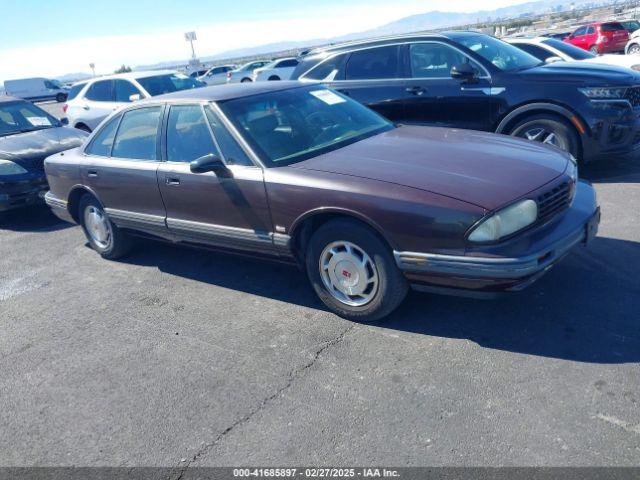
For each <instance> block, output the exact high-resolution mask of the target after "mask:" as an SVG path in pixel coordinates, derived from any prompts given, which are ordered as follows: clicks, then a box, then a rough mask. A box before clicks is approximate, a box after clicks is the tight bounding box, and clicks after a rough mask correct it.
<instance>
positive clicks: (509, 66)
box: [457, 35, 544, 71]
mask: <svg viewBox="0 0 640 480" xmlns="http://www.w3.org/2000/svg"><path fill="white" fill-rule="evenodd" d="M457 40H458V41H459V42H460V43H461V44H462V45H464V46H465V47H467V48H468V49H469V50H471V51H473V52H475V53H477V54H478V55H480V56H481V57H483V58H484V59H485V60H487V61H489V62H491V63H492V64H493V65H494V66H495V67H497V68H499V69H500V70H503V71H512V70H524V69H526V68H532V67H536V66H538V65H541V64H542V63H544V62H541V61H540V60H538V59H537V58H536V57H534V56H533V55H530V54H528V53H527V52H524V51H522V50H520V49H519V48H518V47H515V46H513V45H510V44H508V43H506V42H503V41H501V40H498V39H497V38H493V37H489V36H488V35H469V36H464V37H460V38H458V39H457Z"/></svg>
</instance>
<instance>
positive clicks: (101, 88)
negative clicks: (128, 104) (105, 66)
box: [85, 80, 113, 102]
mask: <svg viewBox="0 0 640 480" xmlns="http://www.w3.org/2000/svg"><path fill="white" fill-rule="evenodd" d="M85 98H86V99H87V100H91V101H94V102H112V101H113V82H112V81H111V80H101V81H99V82H96V83H94V84H92V85H91V86H90V87H89V89H88V90H87V93H86V94H85Z"/></svg>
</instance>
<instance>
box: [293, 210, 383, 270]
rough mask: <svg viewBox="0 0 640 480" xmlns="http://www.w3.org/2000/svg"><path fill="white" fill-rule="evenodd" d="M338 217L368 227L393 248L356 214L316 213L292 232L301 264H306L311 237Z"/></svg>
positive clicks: (295, 251)
mask: <svg viewBox="0 0 640 480" xmlns="http://www.w3.org/2000/svg"><path fill="white" fill-rule="evenodd" d="M337 219H345V220H350V221H353V222H357V223H359V224H361V225H363V226H365V227H367V228H368V229H370V230H371V231H372V232H373V233H374V234H375V235H377V236H378V238H379V239H380V240H382V241H383V242H384V244H385V245H387V246H388V247H389V249H390V250H393V248H392V246H391V245H390V243H389V241H388V240H387V239H386V238H385V237H384V236H383V235H382V234H381V233H380V232H379V230H378V229H377V228H375V227H373V226H372V225H371V224H369V223H368V222H366V221H364V220H362V219H360V218H358V217H356V216H355V215H350V214H348V213H344V212H322V213H317V214H315V215H310V216H309V217H307V218H305V219H304V220H302V221H301V222H300V223H299V224H298V225H296V226H294V230H293V232H292V234H291V248H292V250H293V253H294V255H295V257H296V259H297V260H298V262H300V264H301V265H304V252H306V250H307V245H308V244H309V240H310V239H311V237H312V236H313V234H314V233H315V232H316V231H317V230H318V229H319V228H320V227H321V226H322V225H324V224H325V223H327V222H329V221H331V220H337Z"/></svg>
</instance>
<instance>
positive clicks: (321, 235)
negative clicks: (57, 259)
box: [46, 82, 599, 321]
mask: <svg viewBox="0 0 640 480" xmlns="http://www.w3.org/2000/svg"><path fill="white" fill-rule="evenodd" d="M46 172H47V176H48V179H49V185H50V186H51V191H50V192H49V193H48V194H47V196H46V200H47V202H48V204H49V205H50V206H51V207H53V209H54V211H55V212H56V213H57V214H58V215H59V216H60V217H61V218H63V219H67V220H70V221H74V222H77V223H79V224H80V225H82V227H83V228H84V231H85V233H86V235H87V238H88V240H89V242H90V244H91V246H92V247H93V248H94V249H95V250H96V251H98V252H99V253H100V254H101V255H102V256H103V257H105V258H108V259H113V258H117V257H119V256H121V255H123V254H125V253H126V252H127V251H128V248H129V245H130V239H131V237H132V236H134V235H146V236H153V237H156V238H160V239H164V240H170V241H173V242H183V243H189V244H195V245H200V246H207V247H213V248H217V249H223V250H229V251H234V252H241V253H245V254H250V255H254V256H266V257H270V258H274V259H280V260H285V261H291V262H297V263H298V264H299V265H301V266H303V267H304V268H305V269H306V271H307V273H308V275H309V279H310V280H311V283H312V285H313V287H314V289H315V290H316V292H317V293H318V295H319V296H320V298H321V299H322V301H323V302H324V303H325V304H326V305H327V307H329V308H330V309H331V310H332V311H334V312H336V313H337V314H339V315H342V316H344V317H346V318H350V319H356V320H362V321H371V320H375V319H378V318H381V317H384V316H385V315H387V314H389V313H390V312H391V311H393V310H394V309H395V308H396V307H397V306H398V305H399V304H400V303H401V302H402V300H403V299H404V297H405V295H406V293H407V290H408V288H409V286H412V287H414V288H416V289H419V290H429V291H435V292H441V293H452V292H453V293H472V294H473V293H475V294H485V295H486V294H493V293H496V292H501V291H509V290H520V289H522V288H524V287H525V286H527V285H529V284H530V283H532V282H533V281H534V280H535V279H537V278H538V277H540V276H541V275H542V274H543V273H544V272H545V271H546V270H548V269H549V268H550V267H551V266H552V265H553V264H554V263H556V262H557V261H558V260H560V259H561V258H562V257H563V256H564V255H565V254H567V253H568V252H569V251H570V250H571V249H572V248H573V247H574V246H576V245H578V244H580V243H586V242H587V241H588V240H589V239H590V238H591V237H592V236H593V235H595V233H596V230H597V226H598V222H599V209H598V207H597V204H596V198H595V194H594V190H593V189H592V188H591V186H590V185H589V184H587V183H584V182H579V181H578V180H577V168H576V165H575V161H574V159H573V158H571V157H570V155H568V154H566V153H564V152H562V151H560V150H556V149H554V148H553V147H548V146H543V145H539V144H535V143H530V142H527V141H524V140H517V139H513V138H510V137H507V136H501V135H494V134H486V133H479V132H473V131H459V130H450V129H441V128H428V127H406V126H396V125H393V124H391V123H389V122H388V121H386V120H385V119H383V118H382V117H380V116H378V115H377V114H376V113H374V112H372V111H371V110H369V109H367V108H366V107H364V106H362V105H360V104H359V103H357V102H355V101H352V100H350V99H349V98H348V97H344V96H342V95H340V94H337V93H335V92H333V91H331V90H327V89H325V88H323V87H319V86H308V85H306V86H303V85H300V84H297V83H287V82H265V83H258V84H253V85H237V86H222V87H212V88H204V89H198V90H191V91H185V92H179V93H175V94H170V95H165V96H162V97H155V98H153V99H150V100H148V101H143V102H138V103H136V104H135V105H132V106H131V107H129V108H126V109H125V110H121V111H119V112H116V113H114V114H113V115H112V116H111V117H110V118H109V119H107V120H106V121H105V122H103V124H102V125H101V126H100V127H99V128H98V129H97V130H96V131H95V132H94V133H93V134H92V135H91V137H89V139H88V140H87V142H86V143H85V145H84V146H82V147H81V148H78V149H76V150H71V151H68V152H65V153H62V154H57V155H53V156H51V157H49V158H47V160H46Z"/></svg>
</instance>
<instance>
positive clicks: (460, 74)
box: [451, 63, 476, 82]
mask: <svg viewBox="0 0 640 480" xmlns="http://www.w3.org/2000/svg"><path fill="white" fill-rule="evenodd" d="M451 78H455V79H456V80H461V81H463V82H471V81H473V80H475V78H476V71H475V70H474V69H473V67H472V66H471V65H470V64H469V63H460V64H458V65H454V66H453V67H452V68H451Z"/></svg>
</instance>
